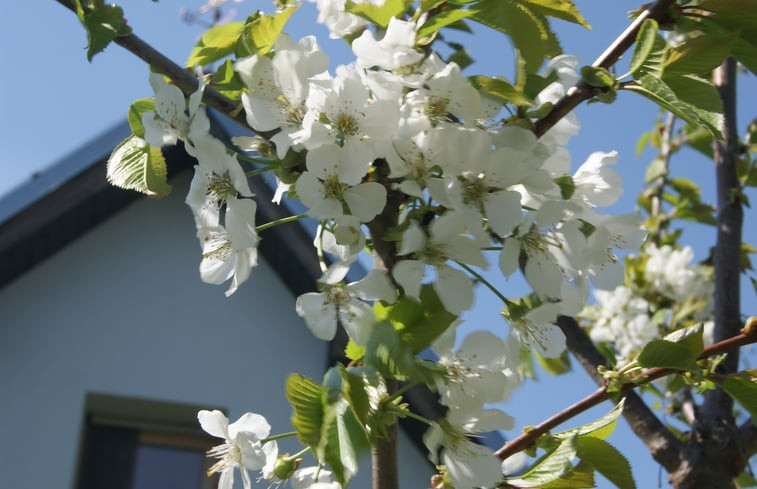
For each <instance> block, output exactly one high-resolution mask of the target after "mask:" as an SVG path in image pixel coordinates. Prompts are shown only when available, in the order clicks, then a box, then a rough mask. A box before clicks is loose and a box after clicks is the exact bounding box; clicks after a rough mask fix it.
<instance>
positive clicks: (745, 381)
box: [720, 376, 757, 424]
mask: <svg viewBox="0 0 757 489" xmlns="http://www.w3.org/2000/svg"><path fill="white" fill-rule="evenodd" d="M720 387H722V388H723V390H724V391H725V392H726V393H727V394H728V395H729V396H731V397H732V398H733V399H734V400H735V401H736V402H738V403H739V404H741V406H742V407H743V408H744V409H746V410H747V411H748V412H749V414H750V415H751V416H752V422H753V423H754V424H757V383H755V382H754V380H753V379H750V378H743V377H738V376H730V377H728V378H727V379H725V381H723V382H722V383H721V384H720Z"/></svg>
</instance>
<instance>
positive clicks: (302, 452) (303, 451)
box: [287, 447, 310, 460]
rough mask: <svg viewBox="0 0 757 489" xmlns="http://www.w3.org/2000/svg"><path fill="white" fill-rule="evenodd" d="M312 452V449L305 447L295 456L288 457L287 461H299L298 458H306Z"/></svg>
mask: <svg viewBox="0 0 757 489" xmlns="http://www.w3.org/2000/svg"><path fill="white" fill-rule="evenodd" d="M309 451H310V447H305V448H303V449H302V450H300V451H299V452H297V453H295V454H294V455H290V456H288V457H287V460H297V459H298V458H301V457H304V456H305V454H307V453H308V452H309Z"/></svg>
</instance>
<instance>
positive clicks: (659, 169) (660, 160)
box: [644, 156, 668, 183]
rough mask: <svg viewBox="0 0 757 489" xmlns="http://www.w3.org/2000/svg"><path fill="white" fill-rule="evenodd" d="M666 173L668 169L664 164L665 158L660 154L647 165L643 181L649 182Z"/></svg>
mask: <svg viewBox="0 0 757 489" xmlns="http://www.w3.org/2000/svg"><path fill="white" fill-rule="evenodd" d="M667 174H668V169H667V166H666V162H665V158H664V157H662V156H656V157H655V159H653V160H652V162H651V163H649V166H648V167H647V172H646V174H645V175H644V181H645V182H646V183H650V182H653V181H654V180H657V179H658V178H660V177H664V176H665V175H667Z"/></svg>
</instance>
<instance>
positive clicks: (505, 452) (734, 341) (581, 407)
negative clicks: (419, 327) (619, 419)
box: [494, 333, 757, 459]
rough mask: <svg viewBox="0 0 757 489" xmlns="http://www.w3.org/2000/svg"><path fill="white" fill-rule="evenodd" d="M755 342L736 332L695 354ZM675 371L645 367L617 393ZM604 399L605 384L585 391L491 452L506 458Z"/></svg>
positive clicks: (755, 336) (752, 336)
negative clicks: (581, 397)
mask: <svg viewBox="0 0 757 489" xmlns="http://www.w3.org/2000/svg"><path fill="white" fill-rule="evenodd" d="M755 342H757V334H754V333H751V334H749V335H746V334H740V335H737V336H734V337H733V338H729V339H727V340H725V341H722V342H719V343H715V344H714V345H711V346H709V347H707V348H705V349H704V351H703V352H702V354H701V355H699V357H698V358H700V359H703V358H708V357H711V356H713V355H718V354H720V353H724V352H726V351H731V350H733V349H735V348H739V347H741V346H744V345H748V344H751V343H755ZM678 372H679V370H675V369H672V368H651V369H649V370H647V371H646V372H645V373H644V375H643V376H641V377H640V378H639V379H637V380H636V381H635V382H633V383H631V382H628V383H625V384H623V385H622V386H621V388H620V395H621V396H622V395H623V394H625V393H627V392H629V391H631V390H633V389H634V388H635V387H638V386H639V385H643V384H646V383H649V382H651V381H653V380H657V379H659V378H661V377H665V376H667V375H671V374H674V373H678ZM607 399H609V394H608V392H607V386H606V385H605V386H603V387H600V388H599V389H597V390H596V391H594V392H593V393H591V394H589V395H588V396H586V397H585V398H583V399H582V400H580V401H578V402H577V403H575V404H572V405H571V406H568V407H567V408H565V409H563V410H562V411H560V412H559V413H557V414H555V415H554V416H552V417H550V418H549V419H547V420H545V421H543V422H542V423H540V424H539V425H538V426H535V427H533V428H531V429H529V430H528V431H527V432H525V433H523V434H522V435H520V436H518V437H517V438H514V439H513V440H511V441H509V442H508V443H506V444H505V445H504V446H503V447H502V448H500V449H499V450H497V451H496V452H494V454H495V455H496V456H497V457H499V458H501V459H506V458H507V457H509V456H510V455H513V454H514V453H517V452H520V451H522V450H524V449H526V448H528V447H529V446H530V445H531V444H532V443H533V442H534V440H536V438H538V437H539V436H541V435H543V434H545V433H548V432H549V431H550V430H551V429H552V428H554V427H556V426H558V425H560V424H561V423H563V422H564V421H567V420H569V419H570V418H573V417H574V416H576V415H578V414H580V413H582V412H584V411H586V410H588V409H589V408H592V407H594V406H596V405H597V404H599V403H600V402H602V401H606V400H607Z"/></svg>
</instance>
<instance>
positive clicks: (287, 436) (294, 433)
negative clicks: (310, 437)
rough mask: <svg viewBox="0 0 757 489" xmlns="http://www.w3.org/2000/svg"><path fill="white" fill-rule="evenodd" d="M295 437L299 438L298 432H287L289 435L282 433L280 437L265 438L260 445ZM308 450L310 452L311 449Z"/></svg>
mask: <svg viewBox="0 0 757 489" xmlns="http://www.w3.org/2000/svg"><path fill="white" fill-rule="evenodd" d="M293 436H297V432H296V431H290V432H287V433H280V434H278V435H273V436H269V437H268V438H264V439H262V440H260V443H261V444H263V443H268V442H269V441H276V440H282V439H284V438H291V437H293ZM307 450H310V449H309V448H308V449H307Z"/></svg>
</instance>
